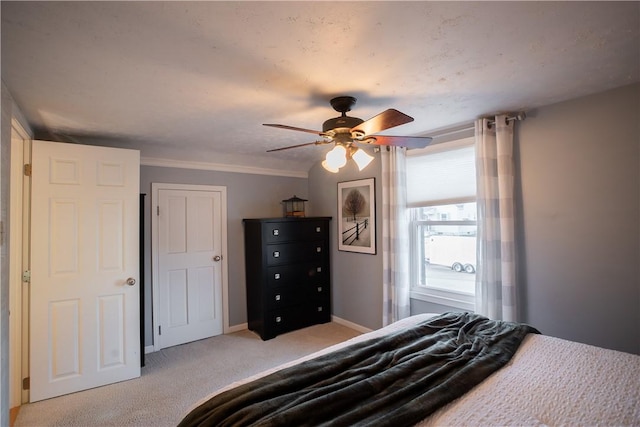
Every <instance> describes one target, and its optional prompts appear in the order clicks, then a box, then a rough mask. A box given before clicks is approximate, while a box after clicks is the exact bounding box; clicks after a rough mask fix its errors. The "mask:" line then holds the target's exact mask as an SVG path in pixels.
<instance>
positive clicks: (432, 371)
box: [180, 313, 640, 427]
mask: <svg viewBox="0 0 640 427" xmlns="http://www.w3.org/2000/svg"><path fill="white" fill-rule="evenodd" d="M443 334H444V335H443ZM452 346H453V347H452ZM378 365H380V366H381V367H378ZM541 424H542V425H607V426H614V425H615V426H623V425H626V426H640V356H638V355H633V354H628V353H622V352H618V351H614V350H607V349H602V348H598V347H594V346H590V345H586V344H580V343H576V342H571V341H567V340H562V339H558V338H554V337H549V336H545V335H541V334H540V333H539V332H538V331H537V330H535V329H534V328H532V327H530V326H528V325H523V324H516V323H511V322H497V321H492V320H489V319H486V318H484V317H482V316H478V315H474V314H470V313H446V314H444V315H433V314H423V315H417V316H412V317H409V318H407V319H403V320H401V321H399V322H396V323H394V324H392V325H389V326H387V327H385V328H382V329H379V330H376V331H373V332H370V333H367V334H363V335H360V336H358V337H356V338H353V339H351V340H348V341H345V342H343V343H340V344H338V345H335V346H332V347H329V348H327V349H324V350H322V351H320V352H317V353H314V354H311V355H309V356H306V357H304V358H301V359H298V360H295V361H293V362H290V363H287V364H285V365H282V366H279V367H277V368H274V369H271V370H268V371H265V372H262V373H260V374H257V375H254V376H252V377H250V378H247V379H245V380H242V381H239V382H236V383H233V384H230V385H229V386H227V387H224V388H223V389H220V390H218V391H216V392H214V393H213V394H212V395H210V396H207V397H205V398H204V399H202V400H201V401H200V402H197V403H196V404H195V405H194V406H193V408H192V409H191V410H190V411H189V412H188V413H187V414H186V415H185V417H184V418H183V420H182V422H181V423H180V426H181V427H186V426H210V425H216V426H218V425H270V426H275V425H287V426H291V425H349V426H351V425H390V426H394V427H400V426H402V425H419V426H436V425H447V426H450V425H456V426H458V425H474V426H477V425H518V426H521V425H541Z"/></svg>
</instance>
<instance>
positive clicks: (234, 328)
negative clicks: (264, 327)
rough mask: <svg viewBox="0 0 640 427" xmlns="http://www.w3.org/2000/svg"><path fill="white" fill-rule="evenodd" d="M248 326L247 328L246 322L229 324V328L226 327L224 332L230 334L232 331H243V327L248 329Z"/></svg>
mask: <svg viewBox="0 0 640 427" xmlns="http://www.w3.org/2000/svg"><path fill="white" fill-rule="evenodd" d="M248 328H249V325H248V324H247V323H240V324H239V325H233V326H229V328H227V330H226V331H224V333H225V334H232V333H234V332H240V331H244V330H245V329H248Z"/></svg>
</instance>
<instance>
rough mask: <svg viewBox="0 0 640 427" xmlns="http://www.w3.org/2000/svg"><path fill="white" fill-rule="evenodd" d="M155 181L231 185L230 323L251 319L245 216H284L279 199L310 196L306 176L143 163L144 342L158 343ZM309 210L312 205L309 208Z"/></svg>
mask: <svg viewBox="0 0 640 427" xmlns="http://www.w3.org/2000/svg"><path fill="white" fill-rule="evenodd" d="M151 183H174V184H202V185H218V186H225V187H227V220H228V226H227V240H228V242H227V244H228V248H227V249H228V253H227V254H226V257H227V261H228V266H229V278H228V282H229V325H230V326H234V325H239V324H242V323H244V322H246V321H247V309H246V286H245V273H244V240H243V239H244V232H243V226H242V219H243V218H268V217H280V216H282V205H281V204H280V202H281V201H282V200H284V199H288V198H290V197H291V196H293V195H294V194H295V195H296V196H298V197H302V198H304V199H307V198H308V197H307V179H306V178H289V177H280V176H269V175H253V174H243V173H233V172H217V171H204V170H193V169H177V168H164V167H154V166H142V167H141V168H140V192H141V193H146V194H147V197H146V199H145V209H144V215H145V283H144V289H145V345H147V346H148V345H152V344H153V330H152V325H151V310H152V306H151V212H150V206H151ZM309 208H310V206H309Z"/></svg>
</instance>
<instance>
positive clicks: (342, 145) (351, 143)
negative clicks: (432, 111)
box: [264, 96, 431, 172]
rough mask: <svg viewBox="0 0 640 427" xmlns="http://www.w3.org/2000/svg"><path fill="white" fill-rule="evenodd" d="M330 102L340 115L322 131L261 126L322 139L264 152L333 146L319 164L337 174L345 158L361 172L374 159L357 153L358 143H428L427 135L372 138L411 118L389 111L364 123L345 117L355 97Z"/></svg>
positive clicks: (402, 145) (422, 145) (339, 97)
mask: <svg viewBox="0 0 640 427" xmlns="http://www.w3.org/2000/svg"><path fill="white" fill-rule="evenodd" d="M330 103H331V106H332V107H333V109H334V110H336V111H337V112H339V113H341V115H340V116H339V117H334V118H331V119H329V120H326V121H325V122H324V123H323V125H322V131H317V130H312V129H304V128H299V127H294V126H287V125H279V124H273V123H264V126H271V127H276V128H280V129H289V130H296V131H300V132H307V133H313V134H315V135H319V136H321V137H323V139H321V140H318V141H314V142H308V143H306V144H298V145H291V146H288V147H281V148H274V149H272V150H267V152H272V151H281V150H288V149H290V148H298V147H305V146H308V145H323V144H331V143H334V144H335V147H334V148H333V149H332V150H331V151H329V152H328V153H327V157H326V158H325V160H324V161H323V162H322V166H324V168H325V169H327V170H328V171H330V172H338V169H339V168H341V167H342V166H344V165H345V164H346V162H347V159H348V158H352V159H353V160H354V161H355V162H356V164H357V165H358V168H359V169H360V170H362V169H364V168H365V167H366V166H367V165H368V164H369V163H370V162H371V160H373V157H371V156H370V155H369V154H367V153H366V152H365V151H364V150H360V149H359V148H358V147H357V146H356V145H357V144H362V145H391V146H397V147H407V148H423V147H426V146H427V145H428V144H429V143H430V142H431V138H430V137H426V136H388V135H375V133H376V132H380V131H383V130H386V129H390V128H392V127H396V126H400V125H403V124H405V123H409V122H412V121H413V117H410V116H408V115H406V114H404V113H401V112H400V111H398V110H396V109H393V108H390V109H388V110H385V111H383V112H382V113H380V114H378V115H376V116H374V117H372V118H370V119H369V120H366V121H365V120H362V119H359V118H357V117H350V116H347V114H346V113H347V111H351V108H352V107H353V106H354V105H355V103H356V98H354V97H352V96H338V97H336V98H333V99H332V100H331V101H330Z"/></svg>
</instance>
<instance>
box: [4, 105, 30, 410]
mask: <svg viewBox="0 0 640 427" xmlns="http://www.w3.org/2000/svg"><path fill="white" fill-rule="evenodd" d="M11 133H12V135H11V136H12V138H11V160H10V196H9V199H10V211H9V227H10V230H9V236H10V237H9V238H10V242H9V245H10V252H9V313H10V316H9V343H10V345H9V352H10V354H9V364H8V365H9V372H10V373H11V374H10V376H9V377H10V378H9V407H10V408H15V407H16V406H20V405H21V404H23V403H27V402H28V401H29V390H28V389H26V390H23V387H22V379H23V378H27V377H28V376H29V288H28V283H26V282H24V281H23V277H22V273H23V272H24V271H26V270H28V269H29V231H30V228H29V218H30V215H31V213H30V212H31V209H30V206H29V203H30V191H31V190H30V184H31V179H30V177H28V176H25V175H24V165H25V164H30V163H31V137H30V136H29V133H28V132H27V131H26V130H25V128H24V127H23V126H22V124H20V122H19V121H18V120H17V119H16V118H12V119H11ZM14 133H15V135H16V136H17V137H18V138H20V139H21V141H20V142H14V138H13V134H14Z"/></svg>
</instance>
